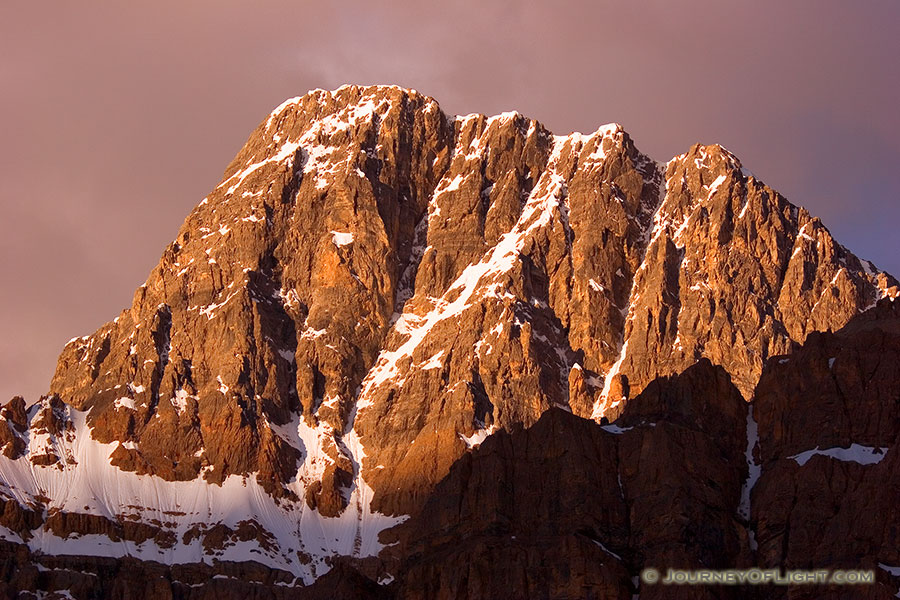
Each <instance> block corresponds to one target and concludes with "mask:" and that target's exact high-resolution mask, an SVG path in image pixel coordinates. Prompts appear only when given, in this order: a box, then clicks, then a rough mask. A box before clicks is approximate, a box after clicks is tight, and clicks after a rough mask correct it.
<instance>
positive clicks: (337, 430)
mask: <svg viewBox="0 0 900 600" xmlns="http://www.w3.org/2000/svg"><path fill="white" fill-rule="evenodd" d="M898 296H900V288H898V282H897V280H896V279H894V278H893V277H892V276H890V275H888V274H887V273H884V272H881V271H879V270H878V269H877V268H876V267H875V266H874V265H873V264H872V263H870V262H868V261H865V260H862V259H860V258H857V257H856V256H854V255H853V254H852V253H851V252H850V251H849V250H847V249H846V248H844V247H843V246H842V245H840V244H839V243H838V242H837V241H835V240H834V239H833V238H832V236H831V234H830V233H829V231H828V229H827V228H826V227H825V226H824V225H823V224H822V223H821V221H819V219H817V218H815V217H813V216H811V215H810V214H809V213H808V212H807V211H806V210H805V209H803V208H800V207H797V206H795V205H793V204H791V203H790V202H788V201H787V200H786V199H785V198H784V197H782V196H781V195H780V194H778V192H776V191H775V190H773V189H771V188H770V187H768V186H767V185H766V184H765V183H764V182H763V181H762V180H760V179H758V178H757V177H756V176H755V175H754V174H752V173H751V172H750V171H748V170H747V169H746V168H744V167H743V165H742V164H741V162H740V160H739V159H738V158H737V157H735V156H734V155H733V154H731V153H730V152H728V151H727V150H725V149H724V148H722V147H721V146H718V145H712V146H703V145H695V146H693V147H691V148H690V150H688V151H687V152H686V153H685V154H682V155H680V156H676V157H675V158H673V159H672V160H670V161H669V162H667V163H664V164H663V163H658V162H656V161H654V160H653V159H651V158H650V157H648V156H646V155H645V154H643V153H642V152H641V151H640V150H639V149H638V148H637V146H636V145H635V143H634V141H633V140H632V139H631V137H630V136H629V135H628V134H627V133H626V132H625V131H624V129H623V128H622V127H621V126H619V125H617V124H611V125H606V126H603V127H601V128H599V129H598V130H597V131H595V132H593V133H591V134H580V133H573V134H570V135H567V136H556V135H553V134H552V133H551V132H549V131H547V130H546V129H545V128H544V127H543V126H542V125H541V124H540V123H539V122H537V121H535V120H532V119H529V118H527V117H525V116H522V115H520V114H518V113H504V114H502V115H499V116H494V117H485V116H483V115H478V114H471V115H467V116H462V117H460V116H458V117H452V116H448V115H447V114H445V113H444V112H443V111H442V110H441V108H440V106H439V105H438V103H437V102H436V101H435V100H434V99H432V98H429V97H427V96H424V95H422V94H419V93H417V92H415V91H413V90H405V89H401V88H397V87H382V86H378V87H356V86H344V87H342V88H340V89H338V90H336V91H333V92H327V91H323V90H316V91H313V92H310V93H308V94H306V95H305V96H302V97H298V98H294V99H291V100H288V101H287V102H285V103H284V104H282V105H281V106H279V107H278V108H276V109H275V110H274V111H273V112H272V113H271V114H270V115H269V116H268V117H267V118H266V119H265V120H264V121H263V122H262V123H261V124H260V125H259V127H257V129H256V130H255V131H254V132H253V133H252V135H251V136H250V139H249V140H248V141H247V143H246V145H245V146H244V147H243V148H242V149H241V151H240V152H239V153H238V155H237V156H236V157H235V159H234V160H233V161H232V163H231V164H230V165H229V166H228V168H227V169H226V170H225V173H224V176H223V178H222V181H221V182H220V183H219V184H218V185H217V186H216V187H215V189H213V190H212V192H211V193H210V194H209V195H208V196H207V197H206V198H204V199H203V200H202V201H201V202H200V203H199V204H198V205H197V207H196V208H195V209H194V210H193V211H192V212H191V214H190V215H189V216H188V217H187V219H186V220H185V222H184V224H183V225H182V227H181V229H180V231H179V232H178V234H177V236H176V238H175V240H174V241H173V242H172V243H171V244H169V245H168V246H167V247H166V248H165V250H164V252H163V255H162V258H161V259H160V262H159V264H158V265H157V266H156V267H155V268H154V269H153V271H152V272H151V273H150V275H149V277H148V278H147V280H146V282H145V283H144V284H143V285H142V286H140V287H139V288H138V289H137V291H136V292H135V294H134V301H133V303H132V304H131V306H130V307H128V308H127V309H125V310H124V311H122V313H121V314H120V315H119V316H118V317H117V318H115V319H114V320H113V321H111V322H109V323H107V324H105V325H104V326H102V327H101V328H100V329H99V330H98V331H96V332H94V333H93V334H91V335H89V336H85V337H82V338H76V339H73V340H71V341H70V342H69V343H68V344H67V345H66V346H65V348H64V349H63V351H62V354H61V355H60V357H59V362H58V365H57V368H56V373H55V375H54V377H53V380H52V382H51V383H50V389H49V393H48V395H47V396H45V397H43V398H41V400H40V401H39V402H37V403H33V404H30V405H29V404H27V403H26V402H25V401H24V400H23V399H21V398H14V399H12V400H11V401H9V402H8V403H7V404H5V405H3V406H2V408H0V454H2V456H0V538H2V539H0V565H2V566H0V595H3V594H5V595H6V596H7V597H21V598H37V597H40V598H44V597H47V598H50V597H59V598H74V599H76V600H81V599H87V598H97V597H109V598H148V599H150V598H153V599H155V598H210V597H218V598H230V597H235V598H379V597H383V598H448V599H449V598H471V599H475V598H497V597H502V598H623V599H629V598H632V597H637V595H639V596H640V598H643V599H644V600H648V599H653V598H745V597H746V598H782V597H783V598H791V599H796V598H847V597H853V598H873V599H874V598H888V597H892V596H893V595H894V594H895V593H897V590H898V589H900V509H898V506H900V504H898V503H897V499H898V497H900V454H898V453H900V449H898V447H897V446H898V441H900V391H898V390H900V368H898V365H900V301H897V300H895V299H896V298H897V297H898ZM753 566H759V567H765V568H785V569H788V568H797V569H800V568H803V569H814V568H871V569H873V570H874V571H875V573H876V582H875V583H872V584H869V585H866V586H852V587H850V588H848V587H847V586H843V587H839V586H799V587H795V586H790V587H778V588H773V587H771V586H769V587H766V588H760V587H758V586H749V587H734V586H702V587H697V586H689V587H686V586H684V587H668V588H667V587H664V586H649V585H645V584H642V583H641V581H640V579H639V577H638V575H639V573H640V572H641V570H642V569H643V568H645V567H655V568H661V569H664V568H665V567H673V568H723V569H724V568H749V567H753ZM54 594H55V595H54ZM848 594H849V595H848Z"/></svg>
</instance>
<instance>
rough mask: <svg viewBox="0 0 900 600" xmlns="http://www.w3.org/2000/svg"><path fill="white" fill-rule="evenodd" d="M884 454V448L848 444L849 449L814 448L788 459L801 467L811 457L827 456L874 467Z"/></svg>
mask: <svg viewBox="0 0 900 600" xmlns="http://www.w3.org/2000/svg"><path fill="white" fill-rule="evenodd" d="M886 452H887V450H886V449H884V448H873V447H872V446H862V445H860V444H850V447H849V448H827V449H825V450H820V449H819V447H818V446H816V447H815V448H813V449H812V450H807V451H805V452H801V453H799V454H795V455H794V456H789V457H788V458H792V459H794V460H795V461H796V462H797V464H798V465H800V466H801V467H802V466H803V465H805V464H806V463H807V462H809V459H811V458H812V457H813V456H828V457H830V458H834V459H836V460H840V461H844V462H855V463H857V464H860V465H874V464H877V463H880V462H881V461H882V459H883V458H884V456H885V454H886Z"/></svg>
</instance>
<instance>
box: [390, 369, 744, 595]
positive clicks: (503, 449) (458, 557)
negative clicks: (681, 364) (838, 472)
mask: <svg viewBox="0 0 900 600" xmlns="http://www.w3.org/2000/svg"><path fill="white" fill-rule="evenodd" d="M746 415H747V405H746V403H745V402H744V401H743V399H742V398H741V396H740V394H739V393H738V391H737V389H736V388H735V387H734V386H733V385H732V384H731V382H730V379H729V377H728V375H727V373H725V371H724V370H723V369H721V368H720V367H713V366H712V365H711V364H710V363H709V362H708V361H706V360H703V361H701V362H699V363H698V364H697V365H695V366H693V367H691V368H689V369H688V370H687V371H685V372H684V374H682V375H680V376H676V377H671V378H663V379H658V380H656V381H654V382H653V383H652V384H651V385H650V386H648V388H647V389H646V390H645V391H644V392H643V393H642V394H640V395H639V396H638V397H636V398H634V399H633V400H632V401H630V402H629V403H628V406H627V407H626V409H625V411H624V414H623V415H622V417H621V418H620V419H619V420H618V421H617V422H616V423H615V425H608V426H600V425H598V424H597V423H595V422H593V421H589V420H586V419H582V418H579V417H576V416H574V415H572V414H570V413H567V412H565V411H562V410H559V409H551V410H549V411H547V412H545V413H544V414H543V415H542V416H541V418H540V419H539V420H538V421H537V423H536V424H534V425H533V426H532V427H531V428H530V429H525V430H521V429H519V430H516V431H513V432H512V433H511V434H510V433H506V432H501V433H497V434H495V435H493V436H491V437H489V438H488V439H487V440H485V442H484V443H483V444H482V445H481V446H480V447H479V448H477V449H476V450H474V451H473V452H472V453H471V454H467V455H466V456H464V457H463V458H462V459H460V460H459V461H458V462H457V463H456V464H454V465H453V467H452V469H451V470H450V473H449V475H448V476H447V477H446V478H445V479H444V480H443V481H441V482H440V484H439V485H438V486H437V487H436V488H435V491H434V493H433V495H432V496H431V498H430V499H429V501H428V502H427V503H426V504H425V506H424V508H423V510H422V512H421V513H420V514H419V515H418V516H416V517H414V518H413V519H411V520H410V521H408V522H407V523H405V524H403V525H401V526H399V528H398V530H397V531H396V532H393V533H394V535H396V536H397V537H398V539H399V540H400V542H401V543H400V544H399V546H398V549H396V550H394V551H395V552H397V553H398V554H399V555H400V556H402V557H403V558H402V566H401V567H400V569H399V570H398V572H399V573H400V578H401V581H402V584H401V585H400V586H399V592H398V593H399V596H400V597H403V598H473V599H474V598H495V597H505V598H506V597H508V598H536V597H541V598H629V599H630V598H631V597H632V594H633V593H634V592H635V591H636V590H635V587H636V585H635V583H634V582H633V581H632V577H636V576H637V574H638V573H639V571H640V569H642V568H643V567H644V566H648V567H649V566H657V567H662V566H669V567H676V568H703V567H707V568H727V567H734V566H745V567H746V566H748V565H751V564H753V559H752V553H751V552H750V549H749V545H748V536H747V533H746V530H745V527H744V525H743V524H742V522H741V521H740V519H739V516H738V504H739V502H740V498H741V485H742V482H743V481H744V479H745V477H746V473H747V464H746V461H745V457H744V449H745V446H746V443H745V436H744V431H745V428H746ZM386 535H389V534H386ZM386 552H387V551H386ZM687 591H689V592H691V594H696V590H693V591H692V590H687ZM726 592H727V593H725V594H724V595H722V594H720V595H715V596H703V595H702V594H701V596H696V595H693V596H692V595H690V594H683V595H681V596H678V597H685V598H688V597H722V598H731V597H736V596H735V595H734V594H732V593H731V591H729V590H726ZM672 593H673V590H672V589H671V588H670V589H668V590H666V589H665V588H660V589H658V590H657V591H656V592H654V590H653V589H652V588H651V589H648V590H646V591H644V590H642V591H641V595H642V597H647V598H655V597H659V598H664V597H673V596H672ZM675 593H676V596H677V594H678V592H675ZM654 594H656V595H654Z"/></svg>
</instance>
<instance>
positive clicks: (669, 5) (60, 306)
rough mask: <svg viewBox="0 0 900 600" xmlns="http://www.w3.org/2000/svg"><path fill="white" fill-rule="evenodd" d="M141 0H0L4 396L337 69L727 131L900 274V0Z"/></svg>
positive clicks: (37, 385)
mask: <svg viewBox="0 0 900 600" xmlns="http://www.w3.org/2000/svg"><path fill="white" fill-rule="evenodd" d="M133 4H136V3H100V2H95V3H76V2H63V1H58V0H47V1H44V2H6V3H3V5H2V6H0V82H2V90H3V91H2V93H0V122H2V129H0V132H2V140H3V145H2V147H0V165H2V175H3V176H2V178H0V203H2V215H3V217H2V219H0V245H2V252H3V256H4V260H3V262H2V264H0V281H2V286H0V290H2V292H0V401H5V400H7V399H8V398H10V397H11V396H12V395H14V394H21V395H25V396H26V398H27V399H28V400H30V401H31V400H34V399H36V398H37V396H38V395H39V394H40V393H42V392H45V391H46V390H47V388H48V385H49V381H50V378H51V376H52V374H53V370H54V368H55V360H56V356H57V355H58V353H59V352H60V350H61V349H62V346H63V345H64V344H65V342H66V341H67V340H68V339H69V338H71V337H74V336H78V335H85V334H88V333H91V332H92V331H93V330H94V329H96V328H97V327H98V326H99V325H101V324H102V323H103V322H105V321H108V320H110V319H112V318H113V317H115V316H116V315H117V314H118V313H119V311H120V310H121V309H122V308H124V307H126V306H128V305H129V304H130V302H131V297H132V294H133V292H134V289H135V288H136V287H137V286H138V285H140V284H141V283H142V282H143V281H144V279H145V278H146V276H147V274H148V273H149V271H150V269H151V268H152V267H153V265H155V263H156V262H157V260H158V259H159V256H160V254H161V252H162V249H163V247H164V246H165V244H166V243H168V242H169V241H171V239H172V238H173V237H174V235H175V233H176V231H177V229H178V226H179V224H180V223H181V221H182V219H183V218H184V217H185V216H186V215H187V214H188V212H189V211H190V209H191V208H192V207H193V206H194V205H195V204H196V203H197V202H198V201H199V200H200V199H201V198H202V197H203V196H204V195H205V194H206V193H207V192H208V191H209V190H210V189H211V188H213V187H215V185H216V184H217V182H218V179H219V177H220V175H221V173H222V171H223V170H224V168H225V166H226V165H227V164H228V162H229V161H230V159H231V158H232V157H233V156H234V154H235V153H236V152H237V150H238V149H239V148H240V146H241V145H242V144H243V142H244V141H245V139H246V137H247V136H248V135H249V133H250V132H251V131H252V129H253V128H254V127H255V126H256V124H257V123H258V122H259V121H260V120H262V119H263V118H264V117H265V116H266V115H267V114H268V113H269V111H270V110H271V109H272V108H273V107H275V106H276V105H278V104H280V103H281V101H282V100H284V99H285V98H288V97H291V96H296V95H299V94H303V93H305V92H306V91H308V90H310V89H313V88H318V87H321V88H325V89H333V88H336V87H339V86H340V85H341V84H343V83H359V84H370V83H393V84H397V85H402V86H406V87H413V88H416V89H418V90H419V91H421V92H423V93H426V94H429V95H431V96H434V97H435V98H437V100H438V101H439V102H440V103H441V105H442V107H443V108H444V110H445V111H446V112H449V113H458V114H465V113H469V112H482V113H489V114H494V113H499V112H503V111H506V110H518V111H519V112H522V113H525V114H527V115H529V116H531V117H534V118H537V119H539V120H541V121H543V122H544V123H545V124H546V125H547V126H548V127H549V128H551V129H552V130H554V131H555V132H556V133H568V132H570V131H576V130H577V131H593V130H594V129H596V128H597V127H598V126H599V125H601V124H603V123H607V122H612V121H616V122H619V123H622V124H623V125H624V126H625V128H626V129H627V130H628V131H629V132H630V133H631V135H632V137H633V138H634V139H635V141H636V143H637V145H638V146H639V147H640V148H641V149H642V150H643V151H645V152H648V153H649V154H650V155H651V156H654V157H655V158H656V159H657V160H661V161H665V160H668V159H669V158H671V157H672V156H673V155H675V154H680V153H681V152H684V151H685V150H686V149H687V148H688V147H689V146H690V145H691V144H693V143H695V142H703V143H715V142H718V143H721V144H722V145H724V146H725V147H727V148H729V149H730V150H732V151H733V152H735V153H736V154H737V155H738V156H739V157H740V158H741V159H742V161H743V162H744V164H745V166H747V167H748V168H749V169H751V170H752V171H753V172H754V173H755V174H756V175H757V176H759V177H760V178H761V179H763V180H765V181H766V182H767V183H769V184H770V185H772V186H773V187H775V188H777V189H779V190H780V191H781V192H782V193H783V194H784V195H785V196H787V197H788V199H789V200H791V201H792V202H794V203H795V204H800V205H803V206H806V207H807V208H808V209H809V210H810V211H811V212H812V213H813V214H816V215H818V216H820V217H822V219H823V220H824V222H825V224H826V225H827V226H829V228H830V229H831V230H832V232H833V233H834V234H835V235H836V237H837V238H838V240H840V241H841V242H842V243H844V244H845V245H847V246H848V247H849V248H850V249H851V250H853V251H854V252H856V253H857V254H859V255H860V256H862V257H865V258H868V259H870V260H873V261H874V262H875V264H876V265H878V266H879V267H880V268H883V269H887V270H888V271H891V272H893V273H895V274H900V252H898V250H900V241H898V240H900V235H898V232H897V229H898V225H900V110H898V106H900V61H898V60H897V57H898V56H900V36H897V33H896V31H897V26H898V24H900V3H898V2H896V1H895V0H869V1H867V2H865V3H851V2H846V1H844V0H841V1H838V0H807V1H794V2H783V1H779V2H773V1H756V2H752V3H750V2H747V3H740V4H739V5H738V3H725V2H698V1H693V0H691V1H685V0H682V1H679V2H672V1H671V0H658V1H648V2H631V3H625V2H600V1H584V2H566V1H558V2H553V3H550V2H531V1H520V2H511V1H496V2H467V1H459V2H448V1H445V2H441V3H439V4H440V7H439V8H435V5H436V4H438V3H432V2H408V1H405V0H404V1H397V0H394V1H391V2H372V1H369V2H365V3H363V2H358V3H357V2H348V1H344V2H317V3H311V2H300V1H295V2H286V1H271V2H265V1H263V2H254V3H250V2H246V1H243V0H242V1H231V0H226V1H222V0H219V1H215V2H213V1H211V0H192V1H191V2H170V1H158V2H155V3H153V5H152V9H151V10H146V11H145V10H141V9H139V8H136V7H134V6H133Z"/></svg>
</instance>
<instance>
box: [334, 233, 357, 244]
mask: <svg viewBox="0 0 900 600" xmlns="http://www.w3.org/2000/svg"><path fill="white" fill-rule="evenodd" d="M331 235H332V238H331V241H332V242H334V245H335V246H347V245H349V244H352V243H353V234H352V233H348V232H346V231H332V232H331Z"/></svg>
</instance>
